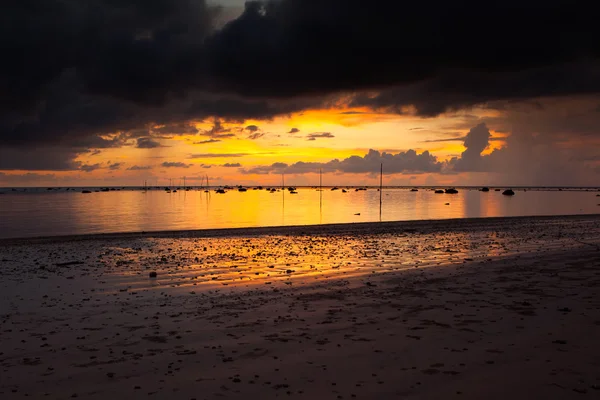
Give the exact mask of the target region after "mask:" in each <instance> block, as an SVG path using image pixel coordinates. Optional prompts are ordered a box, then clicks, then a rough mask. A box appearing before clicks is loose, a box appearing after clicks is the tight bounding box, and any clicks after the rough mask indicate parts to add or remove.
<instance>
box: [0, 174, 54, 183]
mask: <svg viewBox="0 0 600 400" xmlns="http://www.w3.org/2000/svg"><path fill="white" fill-rule="evenodd" d="M55 179H56V175H55V174H38V173H32V172H28V173H26V174H5V173H3V172H0V182H4V183H11V184H12V183H16V184H24V183H36V182H40V181H54V180H55Z"/></svg>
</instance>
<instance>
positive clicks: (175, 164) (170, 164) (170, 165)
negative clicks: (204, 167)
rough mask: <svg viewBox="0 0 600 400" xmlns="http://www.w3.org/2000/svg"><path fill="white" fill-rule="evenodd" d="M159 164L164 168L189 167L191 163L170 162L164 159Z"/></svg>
mask: <svg viewBox="0 0 600 400" xmlns="http://www.w3.org/2000/svg"><path fill="white" fill-rule="evenodd" d="M160 165H161V166H162V167H165V168H189V167H191V166H192V164H186V163H183V162H170V161H165V162H163V163H162V164H160Z"/></svg>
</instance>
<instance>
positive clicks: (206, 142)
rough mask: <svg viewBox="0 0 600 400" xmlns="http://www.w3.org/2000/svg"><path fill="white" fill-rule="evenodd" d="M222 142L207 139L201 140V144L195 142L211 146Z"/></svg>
mask: <svg viewBox="0 0 600 400" xmlns="http://www.w3.org/2000/svg"><path fill="white" fill-rule="evenodd" d="M219 142H221V140H220V139H207V140H201V141H199V142H194V144H210V143H219Z"/></svg>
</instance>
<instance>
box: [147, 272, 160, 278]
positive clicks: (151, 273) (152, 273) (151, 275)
mask: <svg viewBox="0 0 600 400" xmlns="http://www.w3.org/2000/svg"><path fill="white" fill-rule="evenodd" d="M148 276H150V278H156V277H157V276H158V274H157V273H156V271H152V272H150V274H148Z"/></svg>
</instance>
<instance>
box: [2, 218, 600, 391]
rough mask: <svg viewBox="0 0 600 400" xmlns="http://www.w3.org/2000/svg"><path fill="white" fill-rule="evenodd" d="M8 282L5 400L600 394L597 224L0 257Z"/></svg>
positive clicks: (137, 243)
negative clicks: (154, 273)
mask: <svg viewBox="0 0 600 400" xmlns="http://www.w3.org/2000/svg"><path fill="white" fill-rule="evenodd" d="M151 272H156V274H157V277H156V278H150V276H149V274H150V273H151ZM0 273H1V277H2V280H1V281H0V398H1V399H21V398H51V399H66V398H75V397H77V398H85V399H137V398H155V399H219V398H239V399H242V398H244V399H247V398H252V399H270V398H310V399H350V398H362V399H439V398H444V399H481V398H486V399H506V398H511V399H530V398H544V399H570V398H574V399H578V398H586V397H587V398H593V397H595V396H596V397H597V396H598V395H599V394H600V341H599V340H598V337H600V216H585V217H535V218H496V219H477V220H453V221H430V222H412V223H384V224H352V225H331V226H322V227H291V228H290V227H287V228H269V229H266V228H261V229H246V230H228V231H209V232H177V233H173V232H171V233H169V232H162V233H155V234H126V235H101V236H79V237H71V238H50V239H30V240H4V241H0Z"/></svg>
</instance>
